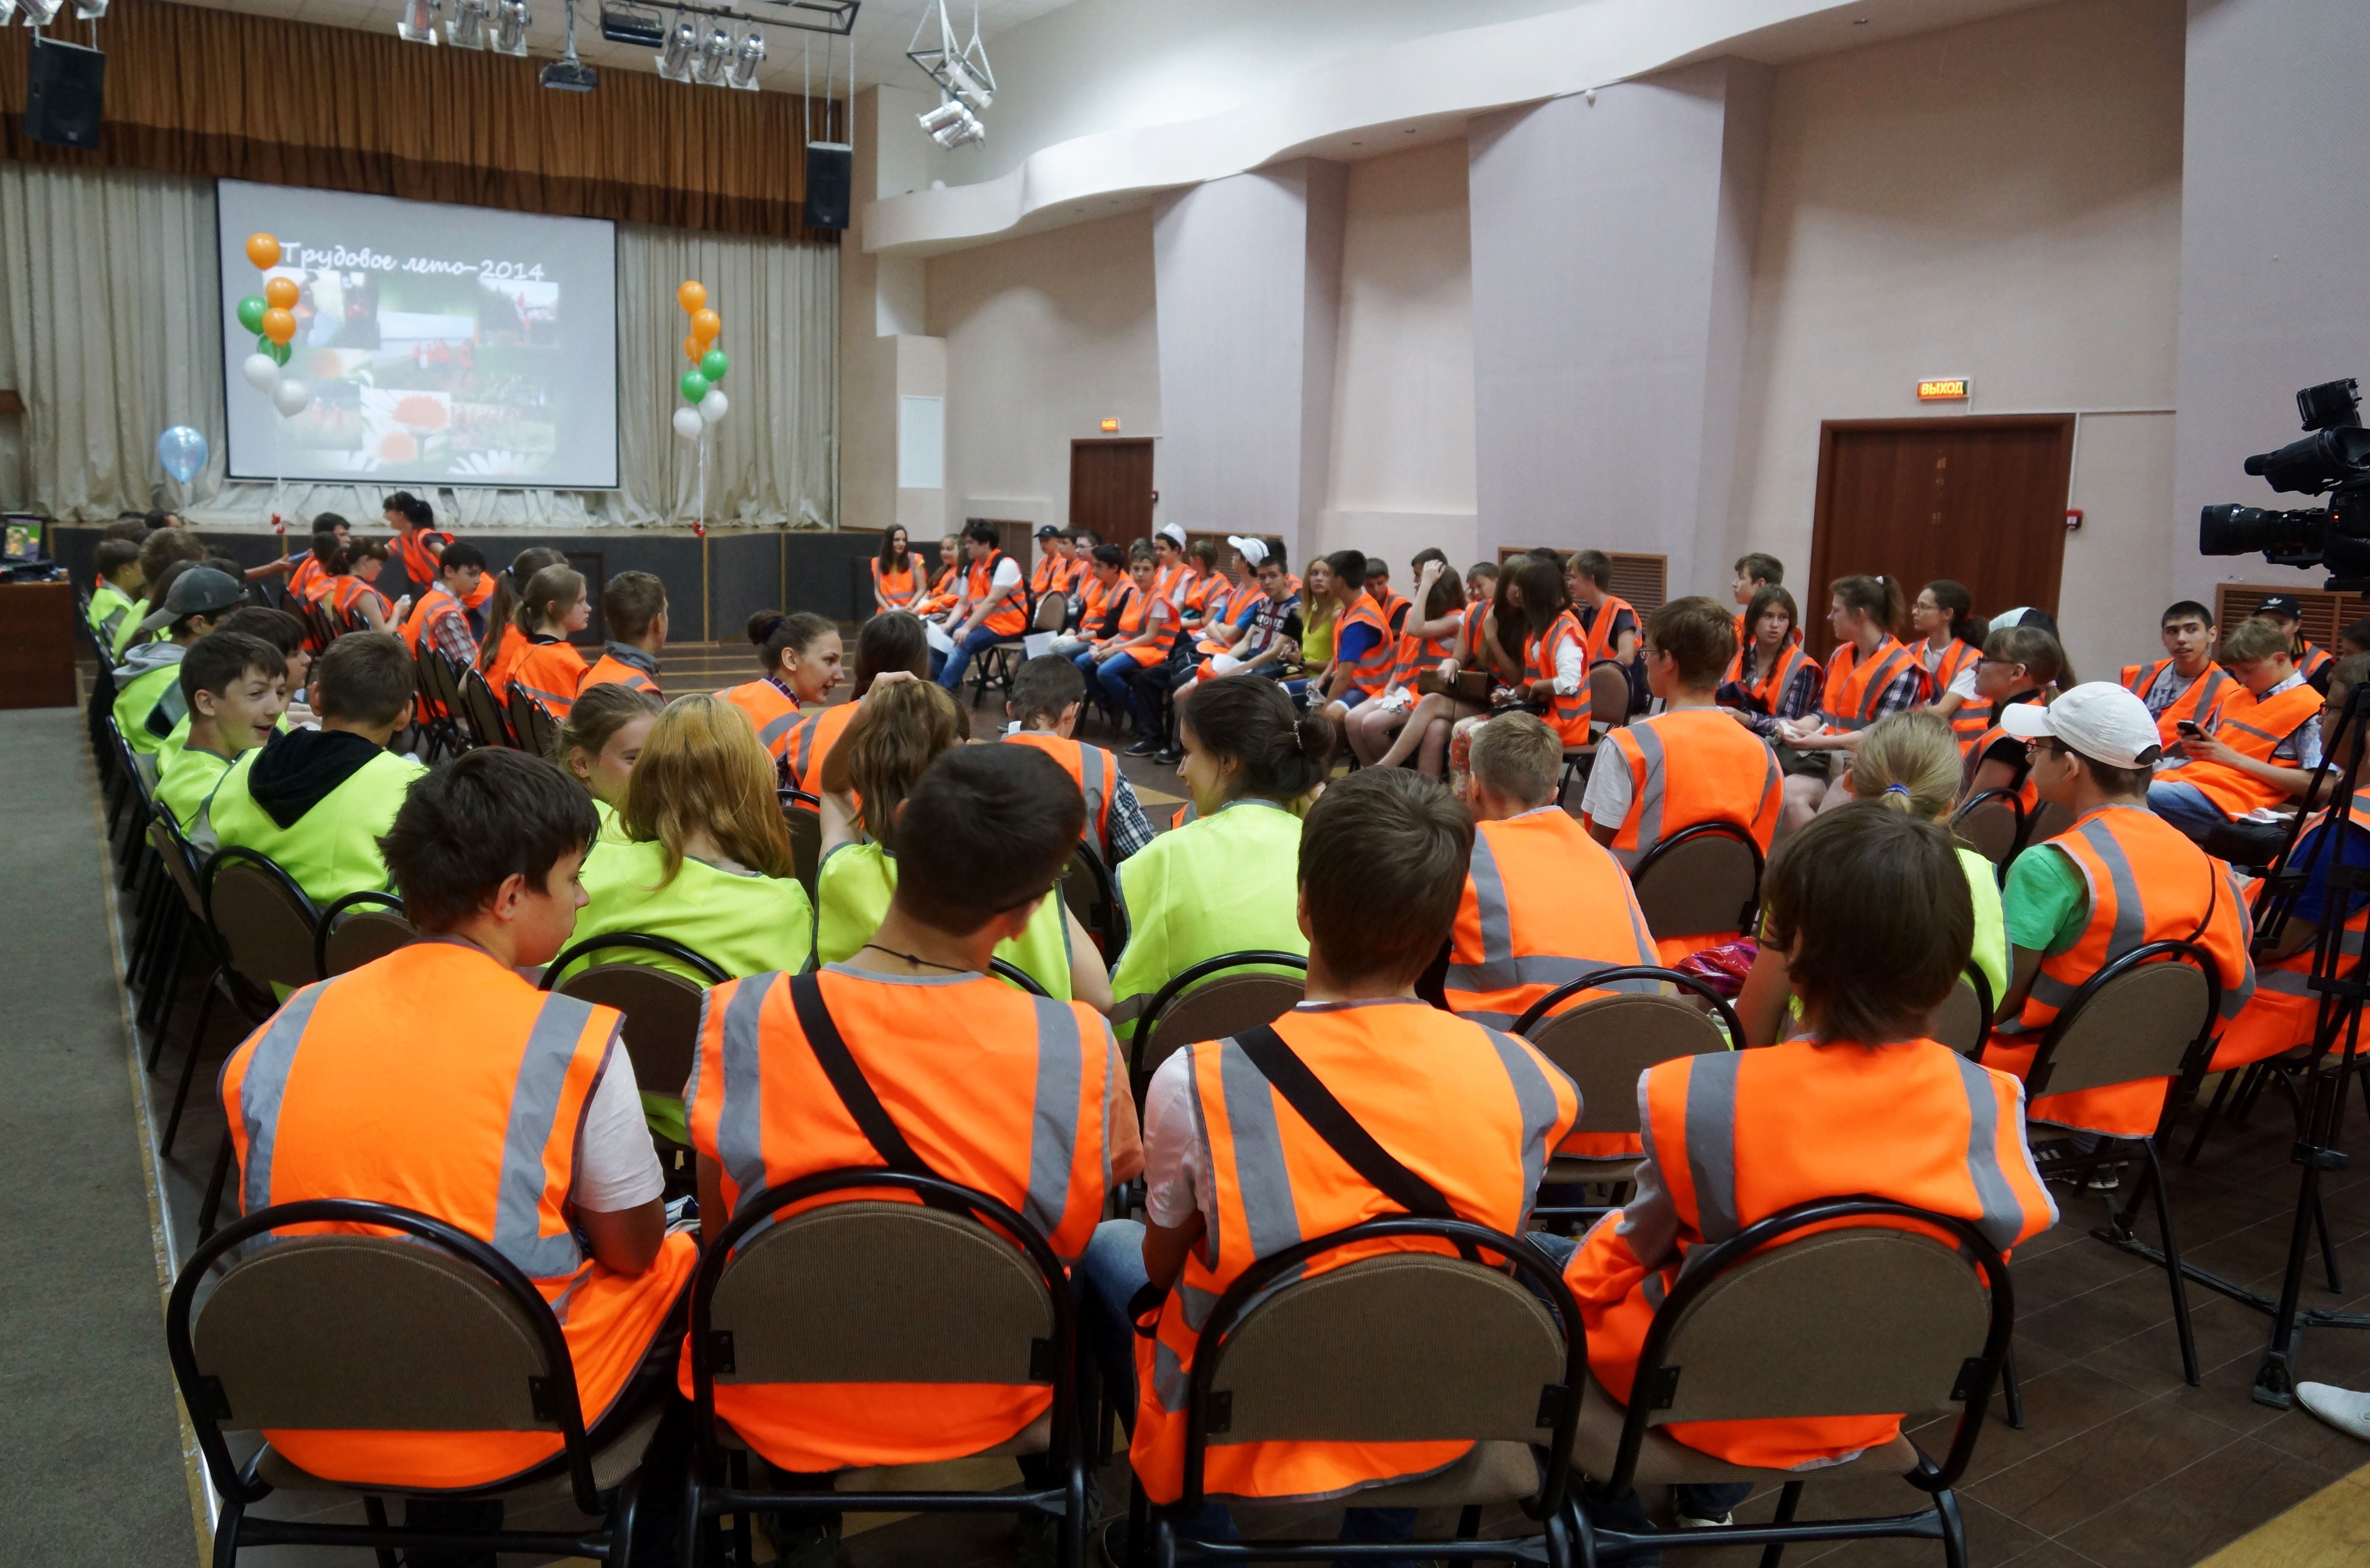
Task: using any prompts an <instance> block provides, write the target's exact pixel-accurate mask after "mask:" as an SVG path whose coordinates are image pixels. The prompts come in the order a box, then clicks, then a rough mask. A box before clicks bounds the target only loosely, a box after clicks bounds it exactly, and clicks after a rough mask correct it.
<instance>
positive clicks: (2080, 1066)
mask: <svg viewBox="0 0 2370 1568" xmlns="http://www.w3.org/2000/svg"><path fill="white" fill-rule="evenodd" d="M2221 1010H2222V982H2221V980H2220V979H2219V978H2218V976H2217V975H2216V972H2215V967H2214V960H2213V959H2212V957H2211V956H2208V955H2207V954H2206V953H2205V952H2204V950H2203V949H2202V948H2200V947H2198V946H2196V945H2195V944H2192V943H2187V942H2151V943H2148V944H2145V945H2143V946H2139V947H2134V949H2132V950H2131V951H2130V952H2129V953H2126V954H2124V955H2123V956H2122V957H2120V958H2118V959H2116V960H2115V961H2114V962H2113V963H2111V964H2109V965H2108V966H2107V967H2104V968H2102V969H2100V971H2099V972H2098V973H2097V974H2095V975H2092V976H2091V977H2090V978H2089V979H2088V980H2086V981H2084V982H2083V984H2082V989H2081V990H2077V991H2076V992H2075V993H2074V999H2073V1000H2072V1001H2069V1002H2067V1003H2066V1004H2065V1008H2064V1009H2063V1010H2062V1011H2061V1012H2059V1013H2058V1014H2057V1016H2056V1017H2055V1018H2054V1019H2052V1020H2051V1021H2050V1024H2049V1029H2048V1032H2047V1033H2045V1034H2043V1035H2042V1036H2041V1044H2040V1045H2039V1046H2038V1047H2035V1048H2034V1050H2033V1053H2032V1064H2031V1067H2029V1068H2027V1069H2026V1070H2025V1075H2024V1103H2025V1107H2026V1111H2027V1123H2026V1125H2027V1135H2028V1137H2027V1140H2028V1141H2029V1142H2031V1141H2032V1138H2031V1135H2032V1133H2034V1132H2035V1131H2039V1132H2041V1133H2042V1135H2043V1136H2046V1135H2048V1134H2050V1133H2054V1132H2057V1131H2060V1130H2062V1129H2058V1128H2054V1127H2049V1125H2048V1124H2047V1123H2039V1124H2036V1123H2034V1122H2032V1121H2031V1115H2030V1113H2031V1107H2032V1105H2033V1104H2035V1103H2036V1102H2038V1101H2039V1100H2040V1099H2041V1098H2042V1096H2043V1095H2047V1094H2070V1093H2074V1092H2076V1091H2077V1090H2082V1089H2103V1088H2106V1087H2108V1086H2110V1085H2111V1084H2117V1083H2131V1082H2137V1081H2140V1080H2145V1079H2153V1078H2163V1079H2169V1080H2171V1087H2170V1089H2169V1092H2168V1093H2166V1095H2165V1097H2164V1115H2163V1116H2162V1117H2161V1118H2160V1119H2159V1120H2158V1122H2157V1129H2156V1133H2155V1136H2153V1137H2150V1138H2100V1139H2098V1140H2097V1141H2096V1143H2095V1144H2094V1146H2093V1147H2091V1148H2089V1149H2088V1150H2077V1149H2076V1148H2075V1147H2074V1145H2073V1141H2072V1140H2071V1139H2059V1140H2058V1141H2056V1142H2053V1143H2049V1144H2045V1145H2044V1144H2039V1143H2035V1144H2034V1147H2033V1151H2032V1152H2033V1162H2034V1163H2035V1164H2036V1165H2037V1166H2038V1167H2039V1168H2040V1170H2041V1173H2042V1175H2043V1176H2044V1177H2048V1178H2065V1179H2071V1180H2077V1181H2078V1180H2080V1179H2081V1178H2082V1177H2084V1176H2085V1175H2087V1174H2088V1173H2090V1172H2091V1171H2094V1170H2096V1169H2097V1168H2098V1167H2099V1166H2100V1165H2102V1164H2107V1163H2114V1162H2123V1161H2128V1160H2141V1161H2144V1162H2146V1168H2145V1170H2144V1171H2143V1173H2142V1174H2141V1176H2140V1180H2139V1182H2138V1183H2137V1185H2135V1186H2134V1187H2132V1188H2131V1189H2129V1190H2130V1192H2131V1196H2130V1197H2129V1198H2128V1199H2127V1200H2126V1201H2125V1202H2124V1204H2123V1207H2121V1208H2118V1209H2115V1210H2113V1211H2111V1213H2110V1215H2109V1217H2108V1224H2107V1226H2106V1227H2105V1228H2104V1229H2101V1230H2098V1231H2095V1232H2094V1234H2096V1235H2097V1236H2098V1237H2099V1238H2100V1240H2102V1241H2105V1242H2108V1243H2109V1244H2110V1245H2112V1246H2117V1247H2120V1248H2122V1249H2123V1251H2125V1252H2128V1253H2134V1254H2136V1255H2138V1256H2141V1257H2145V1258H2146V1259H2148V1260H2149V1261H2150V1262H2151V1263H2155V1264H2157V1265H2159V1266H2161V1267H2162V1268H2163V1269H2164V1271H2165V1277H2166V1279H2167V1280H2168V1282H2169V1285H2170V1288H2171V1290H2172V1322H2173V1328H2174V1330H2175V1332H2176V1333H2178V1335H2179V1337H2180V1369H2181V1375H2182V1377H2183V1378H2185V1379H2187V1380H2188V1382H2189V1384H2190V1386H2191V1387H2192V1388H2193V1387H2195V1386H2196V1384H2197V1380H2198V1364H2197V1344H2196V1340H2195V1337H2194V1335H2192V1333H2191V1332H2190V1324H2189V1292H2188V1289H2187V1287H2186V1286H2185V1284H2184V1282H2183V1277H2182V1271H2181V1265H2180V1240H2179V1237H2178V1236H2177V1234H2176V1233H2175V1231H2174V1230H2173V1220H2172V1200H2171V1197H2170V1196H2169V1194H2168V1193H2167V1192H2166V1191H2165V1185H2164V1166H2163V1164H2162V1162H2161V1161H2160V1160H2159V1158H2158V1151H2157V1146H2158V1145H2159V1144H2161V1143H2162V1142H2163V1141H2164V1140H2165V1139H2166V1138H2167V1137H2169V1135H2170V1132H2171V1128H2172V1124H2173V1122H2174V1121H2175V1120H2176V1119H2178V1118H2179V1116H2180V1113H2181V1112H2182V1111H2183V1110H2184V1109H2186V1108H2187V1106H2188V1104H2189V1102H2190V1101H2191V1100H2192V1098H2193V1097H2194V1096H2195V1095H2196V1093H2197V1086H2198V1085H2199V1084H2200V1083H2201V1082H2204V1078H2205V1069H2206V1064H2207V1063H2208V1062H2209V1061H2211V1060H2212V1059H2213V1056H2214V1033H2215V1028H2214V1026H2215V1021H2216V1020H2217V1019H2218V1018H2219V1017H2220V1015H2221ZM2151 1195H2152V1196H2154V1198H2155V1207H2156V1222H2157V1234H2158V1236H2159V1237H2160V1238H2161V1240H2162V1242H2163V1245H2162V1246H2161V1247H2150V1246H2148V1245H2146V1243H2145V1242H2141V1241H2140V1240H2139V1238H2138V1237H2137V1236H2136V1235H2135V1234H2134V1231H2133V1230H2132V1221H2133V1219H2134V1218H2135V1217H2136V1216H2137V1215H2138V1213H2139V1207H2140V1204H2141V1202H2142V1200H2143V1199H2144V1198H2146V1197H2148V1196H2151Z"/></svg>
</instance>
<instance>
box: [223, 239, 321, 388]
mask: <svg viewBox="0 0 2370 1568" xmlns="http://www.w3.org/2000/svg"><path fill="white" fill-rule="evenodd" d="M247 259H248V260H249V261H252V262H254V263H255V265H256V267H257V268H258V269H259V270H262V271H266V272H269V271H270V270H271V269H273V268H274V267H277V266H279V265H280V242H279V241H278V240H276V239H274V238H272V237H271V236H270V235H247ZM238 324H239V325H240V326H244V327H246V328H247V330H248V331H249V332H252V333H255V334H257V337H256V339H255V352H254V353H252V354H249V355H248V356H247V362H246V363H245V364H243V365H241V366H240V367H239V374H240V375H242V376H244V377H245V378H246V379H247V385H249V386H251V387H253V388H255V390H256V391H258V392H262V393H269V394H270V396H271V406H273V407H274V408H277V409H279V410H280V417H281V418H283V419H287V418H294V417H295V416H297V415H299V414H302V413H303V412H304V411H305V405H306V404H308V403H310V402H311V401H312V400H313V395H312V393H311V392H309V391H307V390H306V389H305V383H303V382H301V381H298V380H297V379H296V378H295V377H293V376H292V375H287V374H285V373H283V368H284V367H285V366H286V365H287V363H288V356H289V352H290V349H289V345H290V344H291V343H293V342H294V341H295V338H296V284H295V282H294V280H292V279H287V278H271V279H268V280H265V282H264V285H263V292H261V293H259V294H249V295H247V298H245V299H243V300H241V301H239V302H238Z"/></svg>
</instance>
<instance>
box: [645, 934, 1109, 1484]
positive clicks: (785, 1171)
mask: <svg viewBox="0 0 2370 1568" xmlns="http://www.w3.org/2000/svg"><path fill="white" fill-rule="evenodd" d="M818 984H819V985H820V987H821V989H822V992H823V1005H824V1006H825V1007H826V1008H827V1009H828V1010H829V1012H830V1013H831V1017H832V1022H833V1023H834V1024H835V1025H836V1026H837V1027H838V1030H839V1034H840V1036H841V1038H842V1039H843V1040H845V1041H846V1046H847V1053H848V1055H849V1056H850V1057H852V1058H854V1059H855V1061H856V1064H857V1067H858V1069H859V1070H861V1071H862V1072H863V1074H864V1077H865V1080H866V1082H869V1084H870V1085H871V1087H872V1092H873V1093H874V1094H875V1095H876V1096H878V1097H879V1099H880V1104H881V1107H882V1108H883V1109H884V1110H886V1111H887V1112H888V1113H889V1116H890V1119H891V1120H892V1121H893V1122H895V1123H896V1125H897V1129H898V1130H899V1131H900V1132H902V1133H903V1134H904V1136H905V1138H906V1139H907V1141H908V1142H909V1143H910V1144H911V1145H912V1146H913V1150H914V1152H915V1155H916V1156H918V1157H919V1158H920V1160H921V1162H922V1163H923V1164H924V1165H926V1166H927V1167H928V1168H929V1170H930V1171H931V1172H932V1173H935V1174H937V1175H939V1176H943V1177H944V1178H946V1179H947V1180H948V1181H950V1182H959V1183H961V1185H964V1186H968V1187H975V1188H977V1189H978V1190H980V1191H982V1192H984V1193H986V1194H988V1195H989V1196H993V1197H997V1198H1001V1199H1002V1200H1003V1201H1004V1202H1006V1203H1007V1204H1009V1205H1011V1206H1012V1207H1014V1208H1017V1209H1018V1210H1019V1211H1020V1213H1021V1214H1022V1215H1023V1216H1024V1217H1025V1218H1027V1219H1029V1220H1030V1221H1031V1222H1032V1223H1034V1224H1035V1225H1036V1226H1037V1227H1038V1228H1039V1229H1040V1230H1042V1231H1043V1232H1044V1233H1045V1236H1046V1239H1047V1240H1048V1241H1050V1242H1052V1243H1053V1250H1054V1251H1055V1252H1056V1253H1060V1254H1061V1255H1062V1256H1063V1257H1064V1258H1069V1259H1075V1258H1076V1257H1077V1256H1078V1255H1079V1254H1080V1253H1083V1252H1084V1251H1085V1250H1086V1246H1087V1241H1088V1240H1089V1239H1091V1238H1092V1237H1093V1235H1094V1231H1095V1225H1096V1223H1097V1222H1098V1221H1099V1220H1100V1219H1101V1218H1102V1213H1103V1206H1104V1202H1105V1199H1106V1197H1107V1196H1108V1194H1109V1192H1110V1180H1111V1169H1110V1160H1111V1148H1110V1134H1111V1130H1112V1129H1110V1128H1109V1127H1105V1125H1104V1119H1103V1113H1104V1107H1105V1106H1106V1105H1109V1104H1112V1103H1113V1102H1114V1101H1117V1102H1118V1103H1119V1104H1127V1101H1126V1097H1125V1095H1124V1094H1123V1093H1121V1092H1120V1090H1119V1083H1120V1082H1121V1078H1122V1074H1123V1073H1124V1071H1125V1069H1124V1068H1123V1066H1122V1063H1121V1059H1120V1055H1119V1047H1118V1046H1117V1045H1116V1044H1114V1043H1113V1041H1112V1039H1111V1033H1110V1025H1109V1024H1105V1023H1104V1022H1103V1020H1102V1018H1101V1016H1100V1015H1099V1014H1098V1013H1096V1012H1095V1011H1094V1010H1093V1009H1092V1008H1090V1007H1088V1006H1087V1004H1086V1003H1084V1002H1073V1001H1049V1000H1047V999H1046V998H1043V997H1037V996H1030V995H1029V994H1027V993H1026V992H1023V991H1019V990H1014V989H1013V988H1012V987H1010V986H1007V985H1006V984H1005V983H1004V982H1003V981H1001V980H995V979H987V978H985V977H984V976H976V975H973V976H945V977H929V978H926V979H903V978H900V977H893V976H885V975H868V974H864V973H861V972H858V971H856V970H852V969H849V968H846V967H844V966H842V965H838V964H830V965H826V966H824V967H823V970H822V971H821V973H820V976H819V978H818ZM924 1040H926V1041H928V1042H929V1048H928V1049H926V1050H916V1049H915V1048H914V1047H915V1045H916V1044H917V1043H918V1042H921V1041H924ZM684 1108H685V1119H686V1120H687V1122H688V1123H689V1127H690V1132H691V1143H692V1147H693V1148H694V1149H696V1150H698V1151H699V1152H700V1153H701V1154H702V1155H704V1156H705V1157H707V1158H708V1159H709V1160H712V1161H714V1162H716V1165H717V1167H718V1174H719V1178H720V1180H721V1184H722V1188H723V1198H724V1204H725V1211H726V1213H727V1214H730V1213H731V1212H732V1211H734V1210H735V1209H737V1208H738V1207H739V1206H740V1203H741V1200H742V1198H744V1197H749V1196H754V1195H755V1194H757V1193H758V1192H761V1191H763V1190H764V1189H765V1188H766V1187H769V1186H778V1185H782V1184H784V1183H787V1182H792V1181H796V1180H798V1179H799V1178H800V1177H801V1176H810V1175H813V1174H815V1173H818V1172H822V1171H833V1170H840V1169H844V1168H846V1167H850V1166H877V1165H880V1164H881V1163H882V1159H881V1156H880V1152H879V1151H878V1150H875V1149H874V1148H873V1146H872V1144H871V1142H870V1141H869V1139H866V1137H865V1136H864V1134H863V1133H862V1131H860V1130H859V1129H858V1128H857V1124H856V1121H855V1118H854V1117H853V1116H850V1115H849V1113H848V1111H847V1108H846V1104H845V1103H844V1102H843V1101H842V1100H841V1099H840V1097H839V1093H838V1092H837V1091H836V1090H835V1089H834V1088H833V1086H832V1082H831V1080H830V1079H829V1078H828V1077H827V1076H825V1074H824V1072H823V1065H822V1063H821V1062H820V1061H819V1060H818V1059H816V1057H815V1054H814V1049H813V1047H811V1045H810V1044H809V1043H808V1040H807V1034H806V1031H805V1030H804V1029H803V1028H801V1027H800V1024H799V1016H798V1011H797V1007H796V1004H795V1003H794V1002H793V1001H792V1000H791V996H790V984H789V977H788V976H787V975H783V974H779V973H775V974H765V975H753V976H751V977H750V978H749V979H741V980H730V981H727V982H726V983H725V984H723V985H720V986H718V987H717V988H716V989H715V990H711V991H709V992H708V1004H707V1006H706V1007H705V1008H703V1009H702V1010H701V1013H700V1026H699V1052H698V1055H697V1056H696V1057H695V1058H694V1059H693V1061H692V1068H691V1079H690V1082H688V1083H686V1084H685V1087H684ZM1123 1141H1124V1139H1123ZM839 1196H840V1198H841V1199H843V1200H844V1199H849V1198H873V1199H880V1198H889V1199H893V1200H898V1201H903V1202H909V1203H910V1202H913V1201H915V1199H914V1197H913V1196H912V1195H911V1194H908V1193H901V1192H892V1191H881V1190H874V1191H864V1190H861V1189H857V1190H851V1191H848V1192H846V1193H843V1194H841V1195H839ZM719 1229H721V1217H720V1216H719ZM681 1378H682V1386H683V1389H684V1391H685V1393H686V1394H688V1393H689V1392H690V1391H691V1365H690V1357H689V1355H688V1352H687V1349H686V1354H685V1358H684V1363H683V1368H682V1372H681ZM1052 1400H1053V1391H1052V1390H1051V1389H1049V1388H1044V1387H1039V1386H1033V1385H1029V1384H1017V1385H1004V1384H994V1385H989V1384H935V1383H754V1382H735V1381H731V1380H730V1379H725V1380H719V1383H718V1386H717V1390H716V1413H717V1414H719V1416H721V1417H723V1418H724V1419H725V1420H726V1421H728V1422H730V1423H731V1425H732V1429H733V1430H734V1431H735V1432H737V1433H738V1434H740V1436H742V1437H743V1438H744V1439H746V1440H747V1441H748V1443H749V1445H750V1446H751V1447H752V1448H755V1449H756V1450H757V1451H758V1452H759V1453H762V1454H764V1455H765V1457H766V1458H767V1459H771V1460H773V1462H774V1463H776V1464H777V1465H780V1466H783V1467H784V1468H786V1469H789V1470H794V1471H832V1470H840V1469H843V1468H846V1467H849V1466H862V1465H888V1464H922V1463H926V1462H929V1461H931V1460H936V1459H960V1458H961V1457H962V1456H964V1455H966V1454H975V1453H978V1452H979V1451H980V1450H981V1449H983V1448H993V1447H995V1445H996V1444H998V1443H1001V1442H1003V1441H1004V1440H1005V1439H1006V1438H1008V1437H1010V1436H1012V1435H1013V1434H1015V1433H1017V1432H1018V1431H1019V1430H1020V1429H1021V1428H1022V1427H1024V1426H1027V1425H1029V1424H1030V1422H1031V1421H1033V1420H1035V1419H1036V1418H1037V1417H1038V1415H1040V1414H1041V1413H1043V1412H1044V1411H1045V1409H1046V1408H1047V1407H1048V1405H1049V1404H1050V1403H1051V1402H1052Z"/></svg>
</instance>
